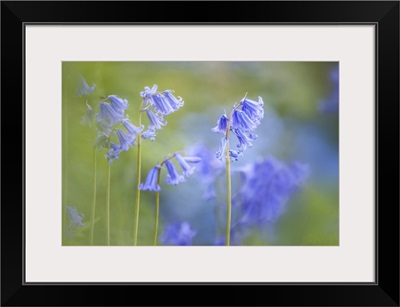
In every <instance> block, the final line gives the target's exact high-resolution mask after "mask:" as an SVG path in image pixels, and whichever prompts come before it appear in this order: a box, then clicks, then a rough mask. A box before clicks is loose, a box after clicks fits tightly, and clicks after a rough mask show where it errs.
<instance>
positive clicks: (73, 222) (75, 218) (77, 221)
mask: <svg viewBox="0 0 400 307" xmlns="http://www.w3.org/2000/svg"><path fill="white" fill-rule="evenodd" d="M67 217H68V220H69V224H68V225H67V226H66V234H67V235H68V237H73V236H74V235H75V231H76V230H77V229H79V228H81V227H83V226H84V224H83V222H82V221H83V218H84V217H85V216H84V215H83V213H79V212H78V210H77V209H76V208H75V207H74V206H71V205H68V206H67Z"/></svg>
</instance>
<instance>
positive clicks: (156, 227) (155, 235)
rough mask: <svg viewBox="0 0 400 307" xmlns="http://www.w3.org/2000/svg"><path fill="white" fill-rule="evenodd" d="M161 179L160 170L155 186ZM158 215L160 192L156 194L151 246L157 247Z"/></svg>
mask: <svg viewBox="0 0 400 307" xmlns="http://www.w3.org/2000/svg"><path fill="white" fill-rule="evenodd" d="M160 178H161V169H159V170H158V177H157V184H158V185H159V184H160ZM159 215H160V192H157V193H156V218H155V222H154V242H153V245H154V246H155V245H157V236H158V220H159Z"/></svg>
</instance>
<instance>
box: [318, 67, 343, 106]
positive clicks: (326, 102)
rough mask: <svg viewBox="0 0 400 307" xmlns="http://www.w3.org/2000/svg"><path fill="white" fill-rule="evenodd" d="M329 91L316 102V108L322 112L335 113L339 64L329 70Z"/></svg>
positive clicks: (337, 97)
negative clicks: (325, 96)
mask: <svg viewBox="0 0 400 307" xmlns="http://www.w3.org/2000/svg"><path fill="white" fill-rule="evenodd" d="M329 79H330V83H331V92H330V94H329V96H328V97H327V98H326V99H323V100H322V101H320V102H319V104H318V109H319V110H320V112H322V113H337V112H338V111H339V65H338V64H336V65H335V67H334V68H333V69H332V70H331V71H330V72H329Z"/></svg>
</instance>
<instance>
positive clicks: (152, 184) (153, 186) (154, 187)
mask: <svg viewBox="0 0 400 307" xmlns="http://www.w3.org/2000/svg"><path fill="white" fill-rule="evenodd" d="M160 169H161V166H160V165H156V166H155V167H153V168H152V169H151V170H150V171H149V173H148V175H147V178H146V182H145V183H141V184H139V189H140V190H143V191H153V192H159V191H161V187H160V186H159V185H158V184H157V181H158V172H159V171H160Z"/></svg>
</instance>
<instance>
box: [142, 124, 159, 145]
mask: <svg viewBox="0 0 400 307" xmlns="http://www.w3.org/2000/svg"><path fill="white" fill-rule="evenodd" d="M156 135H157V134H156V130H155V128H154V127H152V126H149V127H148V129H147V130H146V131H145V132H143V133H142V139H143V140H144V139H150V140H151V141H152V142H153V141H154V140H155V137H156Z"/></svg>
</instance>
